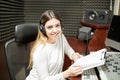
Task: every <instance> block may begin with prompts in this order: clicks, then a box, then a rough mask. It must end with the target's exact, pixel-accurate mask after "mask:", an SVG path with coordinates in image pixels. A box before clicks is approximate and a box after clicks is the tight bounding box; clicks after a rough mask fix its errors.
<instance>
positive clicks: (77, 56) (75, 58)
mask: <svg viewBox="0 0 120 80" xmlns="http://www.w3.org/2000/svg"><path fill="white" fill-rule="evenodd" d="M81 57H83V55H80V54H79V53H78V52H76V53H74V54H73V55H72V59H73V61H76V60H77V59H79V58H81Z"/></svg>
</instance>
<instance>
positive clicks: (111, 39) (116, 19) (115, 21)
mask: <svg viewBox="0 0 120 80" xmlns="http://www.w3.org/2000/svg"><path fill="white" fill-rule="evenodd" d="M107 38H108V39H107V45H108V46H110V47H112V48H115V49H117V50H119V51H120V16H119V15H114V16H113V18H112V22H111V24H110V29H109V32H108V37H107Z"/></svg>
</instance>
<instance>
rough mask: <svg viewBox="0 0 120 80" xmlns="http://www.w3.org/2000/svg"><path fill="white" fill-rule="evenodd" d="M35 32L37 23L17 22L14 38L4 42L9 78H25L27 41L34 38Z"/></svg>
mask: <svg viewBox="0 0 120 80" xmlns="http://www.w3.org/2000/svg"><path fill="white" fill-rule="evenodd" d="M37 33H38V24H37V23H26V24H19V25H16V26H15V38H14V39H11V40H9V41H7V42H6V43H5V54H6V59H7V64H8V69H9V74H10V80H25V77H26V76H27V75H28V73H29V70H28V69H27V66H28V63H29V52H30V45H29V42H31V41H34V40H35V38H36V37H37Z"/></svg>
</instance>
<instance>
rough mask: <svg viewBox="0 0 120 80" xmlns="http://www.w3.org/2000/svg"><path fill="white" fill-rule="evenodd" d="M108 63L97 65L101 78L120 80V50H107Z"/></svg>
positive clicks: (102, 79)
mask: <svg viewBox="0 0 120 80" xmlns="http://www.w3.org/2000/svg"><path fill="white" fill-rule="evenodd" d="M105 59H106V63H105V65H103V66H100V67H97V69H98V71H99V75H100V78H101V80H120V52H107V54H106V56H105Z"/></svg>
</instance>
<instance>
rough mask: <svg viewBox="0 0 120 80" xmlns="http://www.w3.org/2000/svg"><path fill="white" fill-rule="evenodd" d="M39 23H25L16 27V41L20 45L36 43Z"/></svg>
mask: <svg viewBox="0 0 120 80" xmlns="http://www.w3.org/2000/svg"><path fill="white" fill-rule="evenodd" d="M38 26H39V24H37V23H25V24H19V25H16V26H15V41H16V42H19V43H27V42H31V41H34V40H35V39H36V37H37V34H38Z"/></svg>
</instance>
